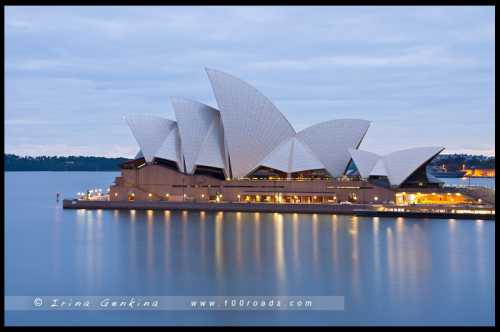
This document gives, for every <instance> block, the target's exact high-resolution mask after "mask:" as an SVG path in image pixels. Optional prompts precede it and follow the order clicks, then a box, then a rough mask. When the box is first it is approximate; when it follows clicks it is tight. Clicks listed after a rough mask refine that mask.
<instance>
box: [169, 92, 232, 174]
mask: <svg viewBox="0 0 500 332" xmlns="http://www.w3.org/2000/svg"><path fill="white" fill-rule="evenodd" d="M172 105H173V107H174V112H175V117H176V119H177V124H178V126H179V133H180V137H181V145H182V153H183V156H184V160H185V162H186V171H187V173H189V174H193V173H194V171H195V168H196V165H204V166H211V167H218V168H222V169H226V167H225V151H224V137H223V128H222V125H221V119H220V114H219V111H218V110H216V109H214V108H212V107H210V106H208V105H204V104H202V103H199V102H196V101H192V100H187V99H182V98H172ZM226 174H227V173H226Z"/></svg>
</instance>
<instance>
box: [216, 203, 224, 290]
mask: <svg viewBox="0 0 500 332" xmlns="http://www.w3.org/2000/svg"><path fill="white" fill-rule="evenodd" d="M222 218H223V215H222V212H217V214H216V215H215V239H214V244H215V269H216V274H217V281H218V282H219V284H221V283H222V282H223V279H224V275H223V274H224V271H223V268H224V253H223V249H224V239H223V237H222V235H223V234H222V227H223V221H222Z"/></svg>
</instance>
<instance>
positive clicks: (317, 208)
mask: <svg viewBox="0 0 500 332" xmlns="http://www.w3.org/2000/svg"><path fill="white" fill-rule="evenodd" d="M63 207H64V208H65V209H113V210H114V209H125V210H183V211H214V212H268V213H318V214H347V215H358V216H368V217H389V218H395V217H408V218H439V219H449V218H454V219H485V220H494V219H495V215H494V214H476V213H471V212H462V213H451V212H444V213H443V212H440V213H437V212H429V211H426V210H424V209H421V210H420V211H419V210H418V209H416V208H413V209H412V210H405V209H399V210H400V211H398V210H393V211H381V210H380V209H379V208H380V207H381V206H379V205H366V204H352V205H339V204H283V203H279V204H273V203H228V202H224V203H194V202H164V201H163V202H162V201H156V202H152V201H135V202H128V201H91V200H90V201H86V200H68V199H66V200H64V201H63Z"/></svg>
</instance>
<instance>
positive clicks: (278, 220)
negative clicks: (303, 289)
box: [273, 213, 286, 289]
mask: <svg viewBox="0 0 500 332" xmlns="http://www.w3.org/2000/svg"><path fill="white" fill-rule="evenodd" d="M273 223H274V254H275V259H276V277H277V280H278V288H279V289H284V288H285V285H284V282H285V280H286V267H285V243H284V233H283V232H284V231H283V227H284V226H283V215H282V214H281V213H274V218H273Z"/></svg>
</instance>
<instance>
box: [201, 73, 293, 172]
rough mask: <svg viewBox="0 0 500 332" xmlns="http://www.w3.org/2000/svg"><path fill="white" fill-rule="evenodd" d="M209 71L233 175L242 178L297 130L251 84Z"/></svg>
mask: <svg viewBox="0 0 500 332" xmlns="http://www.w3.org/2000/svg"><path fill="white" fill-rule="evenodd" d="M206 71H207V74H208V77H209V79H210V83H211V85H212V89H213V91H214V94H215V98H216V100H217V104H218V106H219V109H220V114H221V118H222V124H223V127H224V135H225V141H226V143H227V149H228V152H229V156H230V159H231V170H232V175H233V176H234V177H243V176H245V175H247V174H248V173H249V172H250V171H251V170H252V169H254V168H255V167H257V166H258V164H259V162H260V161H262V160H263V159H264V158H266V157H267V155H268V154H269V153H270V152H271V151H273V150H274V149H276V147H278V146H279V145H280V144H281V143H283V142H284V141H286V140H287V139H289V138H291V137H293V136H294V135H295V130H294V129H293V127H292V126H291V125H290V123H289V122H288V120H287V119H286V118H285V117H284V116H283V114H281V112H280V111H279V110H278V109H277V108H276V106H274V105H273V103H272V102H271V101H270V100H269V99H268V98H267V97H265V96H264V95H263V94H262V93H260V92H259V91H257V90H256V89H255V88H254V87H252V86H251V85H249V84H247V83H245V82H243V81H241V80H240V79H238V78H236V77H234V76H231V75H229V74H226V73H223V72H220V71H217V70H213V69H206Z"/></svg>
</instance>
